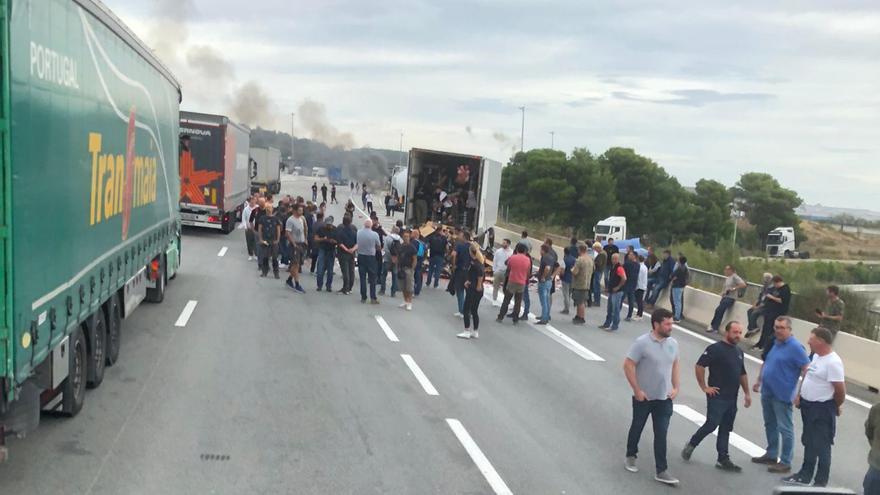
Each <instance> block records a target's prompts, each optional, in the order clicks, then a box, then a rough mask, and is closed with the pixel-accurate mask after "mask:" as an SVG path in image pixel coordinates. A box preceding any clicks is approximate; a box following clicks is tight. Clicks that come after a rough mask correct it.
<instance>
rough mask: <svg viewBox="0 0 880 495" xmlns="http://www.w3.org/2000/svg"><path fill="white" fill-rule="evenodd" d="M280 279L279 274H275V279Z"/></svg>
mask: <svg viewBox="0 0 880 495" xmlns="http://www.w3.org/2000/svg"><path fill="white" fill-rule="evenodd" d="M280 278H281V274H280V273H278V272H275V279H276V280H278V279H280Z"/></svg>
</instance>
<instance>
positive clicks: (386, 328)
mask: <svg viewBox="0 0 880 495" xmlns="http://www.w3.org/2000/svg"><path fill="white" fill-rule="evenodd" d="M376 323H378V324H379V326H380V327H381V328H382V331H383V332H385V336H386V337H388V340H390V341H391V342H400V340H399V339H398V338H397V335H395V334H394V330H392V329H391V327H390V326H388V322H387V321H385V318H382V317H381V316H379V315H376Z"/></svg>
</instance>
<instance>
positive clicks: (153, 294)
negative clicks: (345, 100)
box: [146, 256, 167, 304]
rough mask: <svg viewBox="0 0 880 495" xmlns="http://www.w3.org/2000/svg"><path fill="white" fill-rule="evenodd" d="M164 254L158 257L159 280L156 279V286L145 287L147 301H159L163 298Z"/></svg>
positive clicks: (164, 280) (164, 281)
mask: <svg viewBox="0 0 880 495" xmlns="http://www.w3.org/2000/svg"><path fill="white" fill-rule="evenodd" d="M166 282H167V281H166V279H165V256H160V257H159V280H157V281H156V288H154V289H150V288H147V297H146V300H147V302H151V303H156V304H158V303H160V302H162V301H163V300H164V299H165V283H166Z"/></svg>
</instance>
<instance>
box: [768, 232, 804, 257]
mask: <svg viewBox="0 0 880 495" xmlns="http://www.w3.org/2000/svg"><path fill="white" fill-rule="evenodd" d="M796 241H797V239H796V238H795V233H794V227H776V228H775V229H773V230H771V231H770V233H769V234H767V244H766V245H767V256H768V257H771V258H801V259H807V258H809V257H810V253H809V252H807V251H798V250H797V249H796V248H797V245H796Z"/></svg>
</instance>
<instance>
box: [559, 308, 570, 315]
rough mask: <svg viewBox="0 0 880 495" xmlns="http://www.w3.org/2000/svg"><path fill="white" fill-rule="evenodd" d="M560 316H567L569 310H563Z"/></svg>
mask: <svg viewBox="0 0 880 495" xmlns="http://www.w3.org/2000/svg"><path fill="white" fill-rule="evenodd" d="M559 314H561V315H567V314H568V310H567V309H563V310H562V311H560V312H559Z"/></svg>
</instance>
